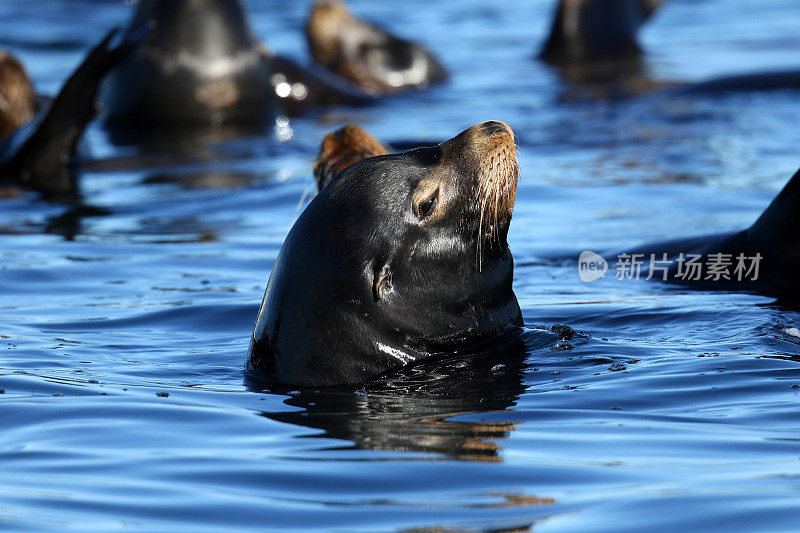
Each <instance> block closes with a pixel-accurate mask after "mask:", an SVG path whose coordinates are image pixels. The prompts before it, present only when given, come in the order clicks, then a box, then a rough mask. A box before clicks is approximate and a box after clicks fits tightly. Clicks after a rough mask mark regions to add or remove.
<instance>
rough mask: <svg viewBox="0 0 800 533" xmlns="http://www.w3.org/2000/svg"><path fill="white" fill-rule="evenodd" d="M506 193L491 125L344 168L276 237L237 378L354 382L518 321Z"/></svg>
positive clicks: (500, 145)
mask: <svg viewBox="0 0 800 533" xmlns="http://www.w3.org/2000/svg"><path fill="white" fill-rule="evenodd" d="M516 186H517V161H516V147H515V145H514V134H513V132H512V131H511V129H510V128H509V127H508V126H506V125H505V124H503V123H502V122H494V121H492V122H484V123H482V124H478V125H476V126H473V127H471V128H469V129H467V130H465V131H464V132H462V133H461V134H459V135H457V136H456V137H454V138H452V139H450V140H449V141H446V142H444V143H442V144H440V145H438V146H435V147H430V148H418V149H415V150H411V151H408V152H405V153H402V154H393V155H383V156H378V157H371V158H368V159H364V160H362V161H359V162H358V163H355V164H353V165H350V166H348V167H347V168H345V169H344V171H342V172H341V173H339V174H338V175H337V176H336V178H335V179H334V180H333V181H332V182H331V183H329V184H328V185H327V186H326V187H325V188H324V189H323V190H322V191H321V192H320V193H319V194H318V195H317V196H316V197H315V198H314V199H313V200H312V201H311V203H310V204H309V205H308V207H307V208H306V209H305V211H304V212H303V213H302V214H301V215H300V217H299V219H298V220H297V222H296V223H295V225H294V226H293V227H292V229H291V231H290V232H289V235H288V236H287V237H286V240H285V241H284V244H283V247H282V248H281V252H280V254H279V256H278V259H277V260H276V263H275V266H274V267H273V269H272V273H271V275H270V279H269V283H268V285H267V290H266V294H265V295H264V301H263V303H262V306H261V311H260V312H259V316H258V319H257V322H256V325H255V329H254V331H253V338H252V342H251V345H250V351H249V355H248V359H247V369H248V370H249V371H250V372H253V373H258V374H260V375H264V376H266V377H267V378H269V379H272V380H275V381H277V382H281V383H288V384H295V385H332V384H341V383H357V382H362V381H365V380H368V379H370V378H372V377H374V376H376V375H378V374H381V373H383V372H386V371H388V370H393V369H397V368H400V367H403V366H405V365H407V364H409V363H413V362H415V361H419V360H422V359H426V358H430V357H435V356H441V355H443V354H448V353H452V352H455V351H469V350H471V349H473V348H474V347H476V346H477V345H479V344H480V343H482V342H486V341H488V340H489V339H491V338H492V337H493V336H495V335H497V334H499V333H502V332H503V331H505V330H506V329H508V328H509V327H512V326H519V325H521V324H522V315H521V313H520V309H519V305H518V304H517V299H516V297H515V295H514V292H513V290H512V286H511V283H512V277H513V270H514V261H513V258H512V256H511V252H510V251H509V249H508V243H507V240H506V239H507V234H508V227H509V224H510V222H511V214H512V211H513V207H514V201H515V197H516Z"/></svg>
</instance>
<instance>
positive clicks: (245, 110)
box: [103, 0, 372, 144]
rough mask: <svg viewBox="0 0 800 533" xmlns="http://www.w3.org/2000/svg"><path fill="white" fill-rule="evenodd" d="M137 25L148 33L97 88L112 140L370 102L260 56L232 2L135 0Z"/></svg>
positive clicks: (264, 123)
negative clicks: (146, 26)
mask: <svg viewBox="0 0 800 533" xmlns="http://www.w3.org/2000/svg"><path fill="white" fill-rule="evenodd" d="M141 24H151V25H152V26H153V30H152V31H151V32H150V34H149V35H148V37H147V39H145V40H144V41H143V42H142V43H141V45H140V46H139V47H137V49H136V50H135V51H134V52H133V53H132V54H131V56H130V57H129V58H128V60H127V61H125V62H124V63H123V64H122V65H120V66H119V67H118V68H117V69H115V70H114V71H113V72H112V73H111V74H110V75H109V77H108V80H107V81H106V83H105V84H104V87H103V102H104V106H105V107H104V112H103V117H104V122H105V124H106V127H107V128H108V129H109V130H111V132H112V134H114V135H113V138H114V139H116V140H117V141H118V142H121V143H130V142H134V143H136V144H140V143H138V142H137V141H136V138H137V136H136V135H131V130H136V131H141V132H143V133H145V134H149V132H152V131H158V130H166V131H168V132H170V134H173V135H179V136H187V137H191V131H192V130H202V129H204V128H205V129H210V128H220V127H221V126H225V127H227V128H233V129H236V128H239V129H241V130H242V132H243V133H250V132H251V131H252V130H253V129H254V128H255V129H256V130H262V131H263V130H264V129H265V128H266V127H268V126H270V125H271V124H272V121H273V118H274V116H275V114H276V113H278V112H280V111H284V112H288V113H290V114H298V113H300V112H301V111H302V110H304V109H305V108H307V107H308V106H317V105H332V104H346V105H364V104H368V103H370V102H371V101H372V99H371V98H370V97H369V96H368V95H366V94H364V93H363V92H361V91H359V90H357V89H356V88H354V87H352V86H350V85H349V84H347V83H346V82H345V81H344V80H339V79H336V78H335V77H334V76H332V75H330V74H328V73H326V72H323V71H321V70H320V71H314V70H313V69H308V68H305V67H301V66H300V65H298V64H297V63H295V62H293V61H291V60H289V59H286V58H283V57H280V56H276V55H273V54H272V53H271V52H269V51H267V49H266V47H265V46H264V45H262V44H261V43H260V42H259V41H258V40H257V39H256V38H255V36H254V35H253V32H252V30H251V28H250V25H249V22H248V19H247V14H246V12H245V10H244V7H243V6H242V4H241V2H240V1H239V0H142V2H141V3H140V4H139V8H138V9H137V11H136V13H135V14H134V17H133V19H132V21H131V24H130V27H131V28H136V27H138V26H139V25H141ZM140 137H145V139H144V140H147V139H146V135H144V136H140Z"/></svg>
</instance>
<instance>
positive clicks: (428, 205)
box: [417, 189, 439, 218]
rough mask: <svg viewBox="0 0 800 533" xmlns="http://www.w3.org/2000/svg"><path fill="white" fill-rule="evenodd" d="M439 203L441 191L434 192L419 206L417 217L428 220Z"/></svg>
mask: <svg viewBox="0 0 800 533" xmlns="http://www.w3.org/2000/svg"><path fill="white" fill-rule="evenodd" d="M438 201H439V189H436V190H435V191H433V194H431V195H430V196H428V197H427V198H425V199H424V200H422V201H421V202H420V203H419V204H417V217H418V218H427V217H429V216H430V215H431V213H433V210H434V209H436V203H437V202H438Z"/></svg>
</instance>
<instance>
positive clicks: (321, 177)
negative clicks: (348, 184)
mask: <svg viewBox="0 0 800 533" xmlns="http://www.w3.org/2000/svg"><path fill="white" fill-rule="evenodd" d="M391 151H392V150H391V149H390V148H389V147H387V146H384V145H383V144H381V142H380V141H378V140H377V139H375V137H373V136H372V135H370V134H369V133H367V132H366V131H364V129H363V128H362V127H361V126H358V125H356V124H348V125H346V126H342V127H341V128H339V129H338V130H336V131H334V132H333V133H329V134H327V135H326V136H325V138H324V139H322V144H321V145H320V150H319V155H318V156H317V159H316V160H315V161H314V177H315V178H316V180H317V190H318V191H321V190H322V189H323V187H325V185H327V184H328V183H330V181H331V180H332V179H333V177H334V176H335V175H336V174H338V173H339V172H341V171H342V170H343V169H344V168H346V167H348V166H350V165H352V164H353V163H355V162H356V161H361V160H362V159H366V158H368V157H376V156H379V155H385V154H388V153H389V152H391Z"/></svg>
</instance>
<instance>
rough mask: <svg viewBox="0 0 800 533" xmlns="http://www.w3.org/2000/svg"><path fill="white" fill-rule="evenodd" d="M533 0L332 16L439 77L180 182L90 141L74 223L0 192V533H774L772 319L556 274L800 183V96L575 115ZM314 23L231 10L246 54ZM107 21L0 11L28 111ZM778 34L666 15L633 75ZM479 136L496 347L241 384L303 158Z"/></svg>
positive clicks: (709, 69) (779, 481)
mask: <svg viewBox="0 0 800 533" xmlns="http://www.w3.org/2000/svg"><path fill="white" fill-rule="evenodd" d="M552 4H553V3H552V2H550V1H544V0H527V1H525V2H491V1H489V2H487V1H486V0H480V1H478V0H464V1H459V2H444V1H432V0H425V1H422V0H407V1H405V2H403V3H396V2H368V1H366V0H360V1H353V2H352V8H353V10H354V11H355V12H357V13H358V14H359V15H362V16H365V17H368V18H370V19H372V20H376V21H380V22H381V23H382V24H383V25H384V26H385V27H387V28H390V29H391V30H394V31H395V32H396V33H399V34H403V35H406V36H409V37H414V38H416V39H418V40H420V41H422V42H424V43H425V44H426V45H427V46H428V47H429V48H430V49H432V50H433V51H434V52H435V53H437V55H439V56H440V57H441V59H442V61H443V63H445V64H446V65H447V67H448V68H449V69H450V71H451V73H452V80H451V81H450V83H449V84H447V85H445V86H442V87H437V88H434V89H431V90H429V91H426V92H420V93H411V94H407V95H403V96H399V97H396V98H391V99H387V100H385V101H384V102H382V103H381V104H380V105H378V106H375V107H372V108H367V109H361V110H358V111H351V110H350V111H349V110H331V111H330V112H324V113H319V114H316V115H313V116H309V117H305V118H298V119H293V120H292V121H291V122H290V124H289V127H290V129H291V135H287V131H288V130H283V131H282V132H280V135H279V132H273V131H270V132H266V133H264V134H263V135H260V136H251V137H243V138H235V139H231V140H228V141H224V142H221V143H218V144H216V145H213V146H209V147H208V148H207V149H206V150H205V153H204V154H203V157H201V158H196V159H186V158H171V157H168V156H158V157H153V156H148V157H147V158H144V157H139V156H137V154H136V151H135V150H134V149H131V148H119V147H115V146H113V145H112V144H111V143H110V142H109V139H108V138H107V136H106V134H105V133H104V132H103V130H102V129H101V128H100V127H99V126H97V125H93V126H92V127H90V129H89V131H88V132H87V135H86V139H85V147H84V149H85V151H86V153H87V154H88V159H89V160H90V162H89V163H88V164H87V169H86V171H85V172H84V174H83V176H82V187H83V194H84V203H85V204H87V205H89V206H91V207H92V209H91V210H89V211H88V214H89V216H74V214H73V215H72V216H70V214H69V213H68V211H69V208H68V207H66V206H63V205H56V204H47V203H44V202H42V201H41V200H39V199H38V198H37V196H36V195H34V194H24V195H22V196H21V197H19V198H12V199H3V200H0V335H2V336H0V350H2V352H0V353H2V357H0V389H3V392H4V394H3V395H2V396H0V466H1V468H2V476H0V530H14V531H16V530H20V531H21V530H25V531H51V530H58V531H63V530H76V531H115V530H128V531H170V530H171V531H187V530H192V531H229V530H253V531H256V530H258V531H264V530H275V531H280V530H287V529H290V528H294V527H301V528H304V529H307V530H319V531H323V530H324V531H328V530H336V531H419V532H422V531H453V530H456V531H461V530H465V531H473V530H491V531H498V530H500V531H502V530H515V531H516V530H528V529H531V530H536V531H537V532H540V531H589V530H591V531H613V532H618V531H643V530H650V531H654V530H664V531H674V530H679V529H682V530H696V531H700V530H703V531H708V530H718V531H723V530H724V531H730V530H742V531H754V530H765V531H797V530H800V413H799V410H800V389H799V388H798V385H800V339H798V338H797V337H795V336H794V335H793V334H792V333H793V331H792V329H791V328H800V314H798V311H797V310H796V309H792V308H784V307H781V306H780V305H779V304H778V303H776V302H774V301H773V300H771V299H769V298H766V297H762V296H756V295H743V294H733V293H722V292H718V293H710V292H702V291H695V290H688V289H686V288H675V287H669V286H666V285H663V284H658V283H653V282H649V283H646V282H632V281H627V282H622V281H615V280H614V279H613V276H611V275H608V276H607V279H605V280H600V281H597V282H595V283H591V284H587V283H582V282H581V281H580V280H579V278H578V275H577V271H576V269H575V266H574V259H576V258H577V255H578V254H579V253H580V252H581V251H583V250H594V251H598V252H602V251H607V250H619V249H624V248H625V247H628V246H635V245H639V244H642V243H647V242H654V241H659V240H665V239H668V238H673V237H682V236H690V235H694V234H703V233H710V232H715V231H728V230H733V229H739V228H742V227H745V226H747V225H749V224H750V223H751V222H752V221H753V220H754V219H755V217H757V216H758V214H759V212H760V211H761V210H762V209H763V208H764V207H765V206H766V205H767V204H768V203H769V201H770V199H771V198H772V197H773V196H774V195H775V194H776V192H777V191H778V190H779V189H780V188H781V186H782V185H783V184H784V183H785V182H786V181H787V180H788V178H789V177H790V176H791V174H792V173H793V172H794V171H795V170H796V168H797V167H798V166H800V152H798V150H797V147H798V146H800V128H798V127H797V124H798V123H800V91H778V92H772V93H762V94H749V95H748V94H738V95H728V96H717V97H710V96H705V97H699V96H689V95H684V96H679V95H675V94H673V93H669V92H655V93H648V94H643V95H640V96H638V97H634V98H630V99H620V100H611V101H608V100H597V99H594V98H591V97H589V96H585V95H584V96H580V94H579V95H578V96H577V97H575V96H574V92H575V91H574V89H573V88H570V87H568V86H567V84H566V83H565V82H564V81H562V80H561V79H560V78H559V77H558V75H557V74H556V73H555V72H553V71H552V70H550V69H549V68H547V67H545V66H543V65H542V64H539V63H538V62H537V61H536V60H535V59H534V52H535V50H536V47H537V44H538V43H540V42H541V41H542V39H543V38H544V36H545V33H546V31H547V28H548V24H549V16H550V11H551V9H552ZM308 7H309V4H308V2H305V1H304V2H282V1H277V0H275V1H263V2H260V1H259V2H256V1H255V0H251V1H250V2H249V9H250V12H251V16H252V22H253V25H254V28H255V32H256V33H257V35H258V36H259V37H260V38H262V39H263V40H264V41H266V42H267V43H268V45H269V46H270V47H271V48H272V49H273V50H275V51H277V52H279V53H284V54H287V55H290V56H292V57H295V58H298V59H302V60H307V54H306V52H305V48H304V44H303V39H302V34H301V26H302V23H303V20H304V17H305V14H306V12H307V10H308ZM131 9H132V7H131V6H130V5H128V3H127V2H124V3H123V2H117V1H99V0H97V1H88V0H58V1H57V0H48V1H37V2H31V1H30V0H24V1H23V0H4V1H3V2H2V4H0V46H2V47H6V48H11V49H13V50H14V51H15V52H16V53H17V54H18V55H19V56H20V57H21V58H22V59H23V60H24V62H25V63H26V65H27V66H28V68H29V71H30V73H31V75H32V77H33V79H34V80H35V83H36V86H37V89H38V90H39V91H40V92H43V93H50V94H52V93H53V92H55V91H56V90H57V89H58V87H59V86H60V84H61V83H62V81H63V80H64V79H65V77H66V76H67V75H68V74H69V73H70V72H71V71H72V69H73V68H74V67H75V65H76V64H77V63H78V62H79V61H80V59H81V58H82V56H83V54H84V53H85V51H86V49H87V48H88V47H89V46H90V45H91V44H92V43H93V42H95V41H96V40H97V39H99V37H100V36H101V35H102V34H103V33H104V32H105V30H106V29H107V28H108V27H110V26H111V25H113V24H124V22H125V21H126V20H127V17H128V16H129V13H130V10H131ZM798 26H800V7H799V6H798V5H797V2H796V0H769V1H766V0H703V1H695V0H672V1H671V2H669V3H667V4H666V6H665V7H664V8H663V10H662V11H661V12H660V13H659V14H658V15H657V17H656V18H655V19H654V20H653V21H652V23H651V24H650V25H649V26H647V28H646V29H645V30H644V32H643V34H642V41H643V45H644V47H645V48H646V49H647V50H648V55H647V67H648V69H649V72H650V76H651V78H652V79H653V80H662V81H665V82H682V81H684V82H686V81H699V80H702V79H705V78H707V77H710V76H714V75H722V74H731V73H744V72H749V71H753V70H757V69H770V68H775V69H779V68H789V67H800V64H798V61H797V60H798V56H799V54H798V52H800V34H799V33H798V32H797V28H798ZM487 119H498V120H503V121H505V122H508V123H509V124H510V125H511V126H512V127H514V128H515V130H516V131H517V134H518V137H519V142H520V149H519V160H520V168H521V181H520V186H519V192H518V196H517V207H516V211H515V215H514V220H513V222H512V226H511V235H510V243H511V248H512V251H513V252H514V256H515V259H516V271H515V291H516V294H517V296H518V298H519V301H520V305H521V307H522V309H523V314H524V317H525V322H526V325H527V327H526V331H525V333H524V335H523V339H522V340H523V342H524V346H523V347H522V349H519V347H516V348H515V347H511V348H509V349H508V351H507V352H506V353H504V354H501V355H500V356H495V357H493V358H489V359H485V360H484V359H481V360H478V361H457V360H455V361H445V362H441V363H436V364H427V365H422V366H421V367H420V368H418V369H414V370H413V371H409V372H405V373H401V374H398V375H397V376H392V377H391V378H389V379H387V380H385V381H383V382H379V383H373V384H369V385H368V386H365V387H363V388H362V389H361V390H358V391H356V392H348V391H339V392H330V391H329V392H320V391H313V390H312V391H275V392H270V391H262V390H258V389H257V388H255V387H253V386H252V385H251V384H250V383H247V382H246V381H245V379H244V376H243V373H242V364H243V361H244V357H245V354H246V350H247V342H248V338H249V335H250V332H251V330H252V326H253V322H254V320H255V316H256V313H257V311H258V306H259V304H260V301H261V297H262V295H263V290H264V287H265V285H266V281H267V278H268V275H269V271H270V268H271V266H272V264H273V262H274V260H275V257H276V255H277V253H278V250H279V248H280V245H281V243H282V241H283V238H284V236H285V235H286V233H287V232H288V230H289V228H290V227H291V225H292V222H293V220H294V218H295V217H296V215H297V213H298V212H299V211H300V210H301V209H302V206H303V204H304V202H306V201H307V199H308V196H309V194H311V192H312V190H313V179H312V176H311V172H310V167H311V161H312V159H313V157H314V156H315V155H316V150H317V146H318V143H319V141H320V139H321V138H322V136H323V135H324V134H325V133H327V132H328V131H330V130H332V129H334V128H336V127H338V126H339V125H341V124H343V123H346V122H358V123H360V124H362V125H363V126H364V127H366V128H367V129H368V130H370V131H371V132H372V133H374V134H375V135H376V136H377V137H379V138H380V139H382V140H384V141H386V142H389V143H391V142H392V141H393V140H397V139H423V140H440V139H445V138H448V137H450V136H452V135H455V134H456V133H458V132H459V131H461V130H462V129H464V128H466V127H468V126H470V125H472V124H474V123H477V122H480V121H483V120H487ZM286 137H288V139H287V140H280V139H281V138H284V139H285V138H286ZM84 214H86V211H84ZM65 215H66V216H65ZM563 257H568V258H571V259H572V262H569V261H564V260H562V259H560V258H563ZM556 324H566V325H568V326H570V327H572V328H574V329H575V330H577V331H578V333H576V334H575V335H574V337H573V338H572V340H569V341H564V340H559V339H558V337H557V336H556V335H555V334H553V333H552V332H551V331H549V330H550V328H551V327H552V326H554V325H556ZM436 527H438V528H440V529H435V528H436Z"/></svg>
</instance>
